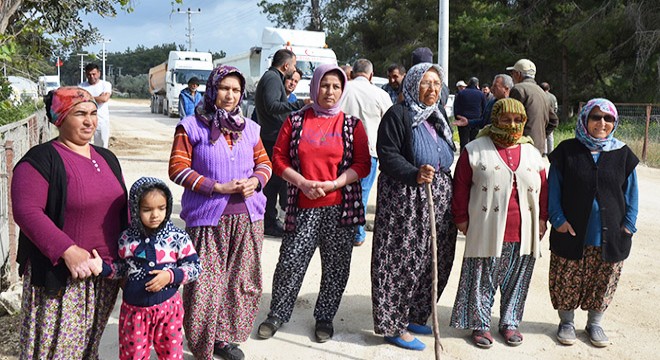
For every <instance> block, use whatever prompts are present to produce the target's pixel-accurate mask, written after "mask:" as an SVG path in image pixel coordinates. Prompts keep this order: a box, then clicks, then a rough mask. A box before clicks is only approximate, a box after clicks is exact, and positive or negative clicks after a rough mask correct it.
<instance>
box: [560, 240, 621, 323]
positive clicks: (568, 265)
mask: <svg viewBox="0 0 660 360" xmlns="http://www.w3.org/2000/svg"><path fill="white" fill-rule="evenodd" d="M601 251H602V249H601V247H600V246H585V248H584V256H583V257H582V259H580V260H569V259H565V258H563V257H561V256H557V255H555V254H554V253H553V254H551V255H550V278H549V283H548V285H549V287H550V300H551V301H552V306H553V307H554V308H555V309H556V310H574V309H577V308H578V307H581V308H582V310H596V311H598V312H604V311H605V310H607V307H608V306H609V305H610V302H612V298H613V297H614V293H615V292H616V287H617V285H618V284H619V277H620V276H621V269H622V268H623V261H619V262H614V263H609V262H605V261H604V260H603V258H602V255H601Z"/></svg>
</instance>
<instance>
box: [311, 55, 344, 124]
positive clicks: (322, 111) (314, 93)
mask: <svg viewBox="0 0 660 360" xmlns="http://www.w3.org/2000/svg"><path fill="white" fill-rule="evenodd" d="M335 70H336V71H339V73H340V74H341V77H340V78H339V80H340V81H341V89H342V91H341V96H340V97H339V99H337V101H336V102H335V104H334V105H332V107H331V108H329V109H326V108H323V107H321V105H319V104H318V102H317V100H318V96H319V90H320V89H321V79H323V77H324V76H325V74H327V73H329V72H331V71H335ZM347 81H348V80H347V79H346V74H345V73H344V71H343V70H342V69H341V68H340V67H339V66H337V65H334V64H323V65H319V67H317V68H316V70H314V75H312V81H311V83H310V84H309V97H310V98H311V99H312V100H313V101H314V102H313V103H312V104H311V105H307V106H305V107H304V108H303V110H306V109H308V108H310V107H311V108H312V109H313V110H314V113H316V116H321V117H332V116H335V115H337V114H339V112H340V111H341V105H340V104H341V99H342V98H343V97H344V90H345V89H346V82H347Z"/></svg>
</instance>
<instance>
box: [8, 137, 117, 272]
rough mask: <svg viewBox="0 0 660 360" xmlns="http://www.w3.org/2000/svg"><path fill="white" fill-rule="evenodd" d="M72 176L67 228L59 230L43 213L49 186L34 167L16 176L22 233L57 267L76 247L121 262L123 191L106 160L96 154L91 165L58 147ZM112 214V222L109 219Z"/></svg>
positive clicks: (16, 208)
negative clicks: (72, 246)
mask: <svg viewBox="0 0 660 360" xmlns="http://www.w3.org/2000/svg"><path fill="white" fill-rule="evenodd" d="M53 146H54V147H55V149H56V150H57V152H58V153H59V154H60V156H61V157H62V161H63V162H64V168H65V169H66V173H67V181H68V182H67V200H66V208H65V221H64V228H63V229H62V230H60V229H59V228H58V227H57V226H56V225H55V224H54V223H53V222H52V221H51V220H50V219H49V218H48V216H46V214H45V213H44V209H45V208H46V199H47V196H48V183H47V182H46V180H45V179H44V178H43V177H42V176H41V175H40V174H39V172H38V171H37V170H36V169H35V168H34V167H32V165H30V164H29V163H26V162H24V163H22V164H20V165H19V166H17V167H16V169H15V170H14V179H13V181H12V185H11V186H12V188H11V191H12V203H13V210H14V219H15V220H16V223H17V224H18V226H20V227H21V230H22V231H23V232H24V233H25V234H26V235H27V236H28V237H29V238H30V239H31V240H32V242H33V243H34V244H35V245H36V246H37V248H38V249H39V251H41V252H42V253H43V254H44V255H45V256H47V257H48V258H49V259H50V260H51V261H52V263H53V265H56V264H58V263H59V261H60V258H61V257H62V254H63V253H64V251H65V250H66V249H68V248H69V247H70V246H71V245H78V246H80V247H82V248H83V249H86V250H88V251H89V252H90V253H91V251H92V249H96V250H97V251H98V252H99V255H101V257H102V258H103V260H104V261H106V262H112V261H113V260H116V259H117V238H119V234H120V232H121V219H119V217H117V216H114V214H119V213H121V209H122V208H123V207H124V206H125V205H126V198H125V197H124V190H123V189H122V187H121V184H119V182H118V181H117V178H116V177H115V175H114V174H113V173H112V170H111V169H110V167H109V166H108V164H107V163H106V162H105V160H104V159H103V157H102V156H101V155H99V154H98V153H97V152H96V151H94V149H92V150H91V159H88V158H86V157H84V156H81V155H79V154H76V153H74V152H73V151H71V150H70V149H68V148H67V147H65V146H64V145H62V144H60V143H58V142H56V141H55V142H53ZM111 214H113V216H110V215H111Z"/></svg>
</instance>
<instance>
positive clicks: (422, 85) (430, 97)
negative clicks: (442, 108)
mask: <svg viewBox="0 0 660 360" xmlns="http://www.w3.org/2000/svg"><path fill="white" fill-rule="evenodd" d="M440 89H442V81H441V80H440V75H438V72H437V71H435V69H430V70H429V71H427V72H425V73H424V76H422V80H421V81H420V82H419V101H421V102H422V104H424V105H426V106H431V105H433V104H435V103H437V102H438V96H439V95H440Z"/></svg>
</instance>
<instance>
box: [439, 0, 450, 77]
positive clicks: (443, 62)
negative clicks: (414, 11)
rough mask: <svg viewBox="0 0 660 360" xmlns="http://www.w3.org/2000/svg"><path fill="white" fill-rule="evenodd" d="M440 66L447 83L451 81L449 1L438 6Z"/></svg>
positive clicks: (441, 2) (445, 0)
mask: <svg viewBox="0 0 660 360" xmlns="http://www.w3.org/2000/svg"><path fill="white" fill-rule="evenodd" d="M438 9H439V11H438V13H439V14H438V64H440V66H442V68H443V69H444V70H445V75H446V77H447V78H446V79H444V80H445V83H446V82H447V81H449V0H439V4H438Z"/></svg>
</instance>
